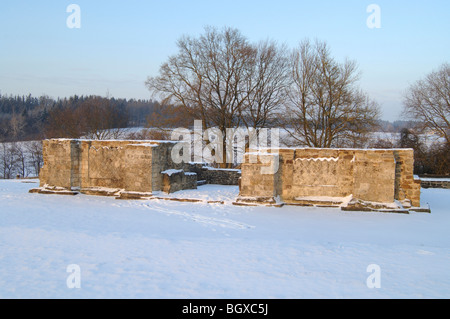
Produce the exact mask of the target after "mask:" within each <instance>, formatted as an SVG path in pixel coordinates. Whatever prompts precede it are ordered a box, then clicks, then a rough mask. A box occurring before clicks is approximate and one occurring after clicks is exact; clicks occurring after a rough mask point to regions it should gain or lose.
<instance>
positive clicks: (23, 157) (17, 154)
mask: <svg viewBox="0 0 450 319" xmlns="http://www.w3.org/2000/svg"><path fill="white" fill-rule="evenodd" d="M11 152H12V156H13V158H14V162H15V168H16V174H17V175H18V176H20V177H27V176H28V159H27V153H26V151H25V149H24V148H23V147H22V145H21V143H12V144H11Z"/></svg>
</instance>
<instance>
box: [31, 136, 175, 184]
mask: <svg viewBox="0 0 450 319" xmlns="http://www.w3.org/2000/svg"><path fill="white" fill-rule="evenodd" d="M43 146H44V148H43V153H44V167H43V168H42V170H41V174H40V184H41V185H40V186H41V187H43V186H44V185H49V186H58V187H63V188H67V189H75V188H76V189H82V190H83V189H91V188H112V189H125V190H127V191H133V192H146V193H150V192H152V191H153V190H160V189H161V185H162V176H161V174H160V172H161V170H164V169H165V168H166V167H169V166H171V165H173V163H171V162H170V156H167V155H168V154H170V151H171V148H172V147H173V142H153V141H91V140H67V139H53V140H45V141H44V144H43Z"/></svg>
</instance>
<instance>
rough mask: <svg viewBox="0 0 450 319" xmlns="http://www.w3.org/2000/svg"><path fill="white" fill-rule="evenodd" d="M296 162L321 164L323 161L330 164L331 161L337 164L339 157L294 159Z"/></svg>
mask: <svg viewBox="0 0 450 319" xmlns="http://www.w3.org/2000/svg"><path fill="white" fill-rule="evenodd" d="M295 160H296V161H308V162H309V161H314V162H317V161H321V162H323V161H327V162H331V161H334V162H337V161H339V157H318V158H296V159H295Z"/></svg>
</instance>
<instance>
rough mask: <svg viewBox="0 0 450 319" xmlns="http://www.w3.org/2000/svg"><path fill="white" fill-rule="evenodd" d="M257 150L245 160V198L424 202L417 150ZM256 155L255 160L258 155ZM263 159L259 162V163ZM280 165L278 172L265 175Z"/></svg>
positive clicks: (300, 200)
mask: <svg viewBox="0 0 450 319" xmlns="http://www.w3.org/2000/svg"><path fill="white" fill-rule="evenodd" d="M257 154H258V156H255V153H254V152H249V153H247V154H246V155H245V163H243V164H242V180H241V188H240V199H241V200H243V201H245V199H248V200H249V201H251V200H256V201H266V200H267V199H270V198H272V201H275V199H276V197H279V200H282V201H283V202H284V203H291V204H296V203H298V204H301V203H307V202H319V201H325V202H326V201H329V202H334V201H336V202H339V201H345V198H346V197H349V196H352V197H353V198H354V199H355V198H356V199H360V200H363V201H368V202H377V203H392V202H394V201H395V200H400V201H407V200H409V201H410V202H411V203H412V205H413V206H420V181H418V180H416V179H414V175H413V150H410V149H396V150H392V149H391V150H360V149H314V148H302V149H280V150H279V151H278V154H270V153H267V152H259V153H257ZM252 157H253V158H252ZM255 157H258V160H257V161H254V159H255ZM274 164H275V167H274V168H275V170H274V171H273V173H272V174H267V173H265V174H264V173H262V169H266V171H268V170H269V167H270V166H273V165H274Z"/></svg>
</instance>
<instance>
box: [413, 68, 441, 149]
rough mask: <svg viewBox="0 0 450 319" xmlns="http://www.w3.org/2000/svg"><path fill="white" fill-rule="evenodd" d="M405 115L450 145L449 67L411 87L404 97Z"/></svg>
mask: <svg viewBox="0 0 450 319" xmlns="http://www.w3.org/2000/svg"><path fill="white" fill-rule="evenodd" d="M404 112H405V114H406V115H407V116H408V117H409V118H411V119H414V120H416V121H419V122H420V123H421V124H422V129H429V130H432V131H433V132H435V133H437V134H438V135H439V136H441V137H442V138H444V139H445V140H446V143H447V144H448V145H450V65H449V64H448V63H444V64H443V65H441V66H440V67H439V69H438V70H437V71H434V72H431V73H430V74H428V75H427V76H426V77H425V78H424V79H422V80H419V81H417V82H416V83H414V84H413V85H411V86H410V87H409V89H408V91H407V92H406V94H405V97H404Z"/></svg>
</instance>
